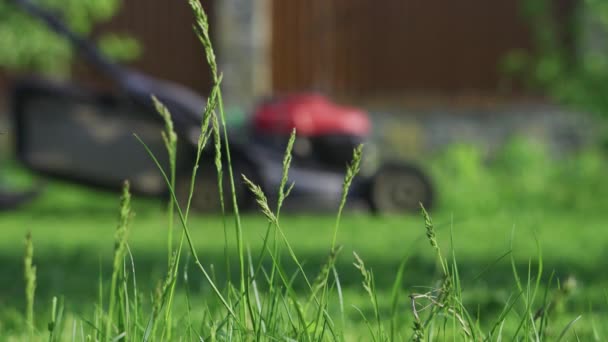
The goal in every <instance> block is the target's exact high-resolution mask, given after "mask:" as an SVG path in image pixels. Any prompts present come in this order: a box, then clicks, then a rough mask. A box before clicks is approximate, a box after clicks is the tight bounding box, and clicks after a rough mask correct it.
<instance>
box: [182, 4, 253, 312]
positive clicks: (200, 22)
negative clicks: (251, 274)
mask: <svg viewBox="0 0 608 342" xmlns="http://www.w3.org/2000/svg"><path fill="white" fill-rule="evenodd" d="M188 2H189V4H190V7H191V8H192V11H193V12H194V16H195V20H196V24H197V26H196V28H197V33H198V38H199V40H200V41H201V43H202V45H203V47H204V49H205V55H206V57H207V64H208V65H209V68H210V70H211V76H212V78H213V83H214V84H219V83H220V80H221V77H220V75H219V74H218V71H217V63H216V60H215V53H214V51H213V44H212V43H211V38H210V36H209V20H208V18H207V14H206V13H205V11H204V10H203V7H202V5H201V3H200V1H198V0H188ZM223 102H224V101H223V99H222V92H221V89H220V88H218V92H217V104H218V111H219V114H220V124H221V128H222V132H221V133H222V134H223V138H224V139H223V140H224V141H223V142H224V151H225V155H226V162H227V165H228V177H229V181H230V190H231V192H232V208H233V211H234V220H235V226H236V245H237V250H238V257H239V270H240V273H239V274H240V291H241V293H245V290H246V289H245V277H246V273H245V268H246V266H245V252H244V249H243V230H242V227H241V217H240V215H239V207H238V203H237V200H236V188H235V183H234V182H235V180H234V175H233V171H232V160H231V155H230V145H229V143H228V130H227V128H226V117H225V113H224V103H223ZM216 143H217V142H216ZM220 186H221V183H220ZM244 299H245V300H244V301H242V312H243V314H244V313H245V312H246V309H247V306H250V305H251V303H249V294H246V295H245V297H244ZM241 319H242V320H244V317H241Z"/></svg>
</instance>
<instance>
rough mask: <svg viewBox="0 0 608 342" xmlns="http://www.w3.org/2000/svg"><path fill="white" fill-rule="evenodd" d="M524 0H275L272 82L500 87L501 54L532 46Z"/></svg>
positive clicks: (358, 87) (384, 90)
mask: <svg viewBox="0 0 608 342" xmlns="http://www.w3.org/2000/svg"><path fill="white" fill-rule="evenodd" d="M556 2H559V3H572V2H573V1H563V0H559V1H556ZM521 3H522V1H521V0H498V1H487V0H461V1H449V0H383V1H375V0H289V1H284V0H275V1H274V2H273V21H274V26H273V32H272V34H273V47H272V57H273V77H272V80H273V86H274V89H275V91H279V92H288V91H297V90H301V89H318V90H322V91H326V92H330V93H334V94H337V95H339V94H344V95H351V96H373V95H377V94H391V93H392V94H401V93H408V92H410V93H411V92H423V93H424V92H431V93H448V94H451V93H458V92H484V93H492V92H496V90H497V88H498V87H499V85H500V83H501V79H502V77H503V74H501V72H500V71H499V67H498V64H499V62H500V61H501V59H502V58H503V57H504V56H505V54H506V53H508V52H509V51H510V50H512V49H518V48H521V49H528V48H530V46H531V39H530V32H529V30H528V28H527V25H526V23H525V21H524V19H523V18H522V16H521V10H520V8H519V4H521ZM561 7H564V6H561Z"/></svg>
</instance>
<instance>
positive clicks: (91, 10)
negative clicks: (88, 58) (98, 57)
mask: <svg viewBox="0 0 608 342" xmlns="http://www.w3.org/2000/svg"><path fill="white" fill-rule="evenodd" d="M40 3H42V5H43V6H45V7H46V8H50V9H53V12H55V13H57V15H58V16H60V17H61V18H62V19H63V20H65V22H66V23H67V24H68V26H69V27H70V28H71V29H73V30H74V31H76V32H77V33H79V34H82V35H85V36H86V35H88V34H89V33H91V30H92V29H93V27H94V26H95V24H97V23H100V22H103V21H107V20H108V19H110V18H111V17H112V16H113V15H114V14H115V13H116V12H117V11H118V9H119V7H120V3H121V1H120V0H88V1H82V0H44V1H40ZM99 46H100V48H101V49H102V51H103V52H104V53H105V54H107V55H108V56H109V57H111V58H114V59H116V60H130V59H133V58H135V57H137V55H139V53H140V49H139V45H138V43H137V42H136V41H135V40H134V39H133V38H131V37H128V36H121V35H118V34H115V33H110V34H107V35H102V36H101V37H100V41H99ZM0 47H2V48H0V68H4V69H7V70H14V71H34V72H41V73H44V74H47V75H54V76H61V75H66V74H68V73H69V71H70V65H71V62H72V59H73V57H74V53H73V51H72V47H71V46H70V44H69V43H68V42H67V41H66V40H65V39H64V38H63V37H59V36H58V35H57V34H55V33H54V32H52V31H50V30H49V29H48V28H47V27H46V25H45V24H44V23H42V22H40V20H39V19H37V18H33V17H31V16H29V15H28V14H26V13H24V12H23V10H21V9H20V8H17V7H15V5H14V4H12V1H2V2H0Z"/></svg>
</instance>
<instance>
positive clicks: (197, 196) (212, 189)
mask: <svg viewBox="0 0 608 342" xmlns="http://www.w3.org/2000/svg"><path fill="white" fill-rule="evenodd" d="M232 171H233V174H234V187H235V192H236V199H237V204H238V206H239V209H241V210H248V209H250V207H251V205H252V202H253V200H252V197H251V195H250V193H249V190H248V189H247V188H246V185H245V184H244V183H243V179H242V176H241V174H245V175H246V176H247V177H248V178H249V179H251V180H252V181H254V182H256V180H257V177H255V176H254V173H253V172H252V167H250V166H249V164H247V163H244V162H239V163H234V165H233V169H232ZM229 177H230V176H229V174H228V170H227V168H226V167H224V169H223V175H222V192H223V199H224V209H225V210H226V211H233V202H232V191H231V187H230V178H229ZM176 183H177V184H176V196H177V198H178V200H179V202H180V204H181V205H182V206H184V208H185V205H186V203H187V200H188V194H189V190H190V176H189V175H183V176H182V177H179V179H178V180H177V182H176ZM190 207H191V208H192V210H194V211H195V212H200V213H216V214H217V213H221V211H222V207H221V203H220V192H219V189H218V177H217V170H216V168H215V165H214V164H211V163H205V164H204V165H203V164H201V165H200V167H199V169H198V172H197V176H196V182H195V184H194V194H193V195H192V202H191V204H190Z"/></svg>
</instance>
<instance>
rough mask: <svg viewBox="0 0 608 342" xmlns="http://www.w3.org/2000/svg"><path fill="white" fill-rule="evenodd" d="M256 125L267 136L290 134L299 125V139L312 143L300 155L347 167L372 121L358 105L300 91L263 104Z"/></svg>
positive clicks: (258, 111) (258, 132)
mask: <svg viewBox="0 0 608 342" xmlns="http://www.w3.org/2000/svg"><path fill="white" fill-rule="evenodd" d="M253 128H254V130H255V133H256V135H258V136H267V137H271V136H275V137H277V136H278V137H285V136H289V134H291V132H292V130H293V129H294V128H295V129H296V132H297V135H298V138H299V139H298V140H299V141H300V142H301V143H304V142H308V143H309V144H308V146H307V147H306V148H303V149H301V151H299V152H300V153H299V154H300V155H308V156H310V157H313V158H314V159H317V160H319V161H321V162H324V163H330V164H335V165H336V166H340V167H343V166H344V163H345V162H348V161H350V158H352V152H353V148H355V147H356V146H357V145H358V144H360V143H362V142H364V141H365V140H366V139H367V138H368V136H369V135H370V132H371V123H370V120H369V117H368V115H367V113H366V112H365V111H363V110H360V109H358V108H353V107H347V106H341V105H337V104H335V103H332V102H331V101H329V100H328V99H327V98H326V97H324V96H322V95H318V94H297V95H289V96H285V97H280V98H275V99H273V100H270V101H266V102H264V103H262V104H260V105H259V106H258V107H257V108H256V111H255V113H254V116H253ZM302 138H304V139H302ZM301 145H306V144H301ZM294 152H296V153H297V152H298V151H296V149H295V148H294Z"/></svg>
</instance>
